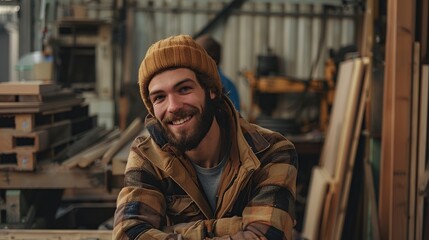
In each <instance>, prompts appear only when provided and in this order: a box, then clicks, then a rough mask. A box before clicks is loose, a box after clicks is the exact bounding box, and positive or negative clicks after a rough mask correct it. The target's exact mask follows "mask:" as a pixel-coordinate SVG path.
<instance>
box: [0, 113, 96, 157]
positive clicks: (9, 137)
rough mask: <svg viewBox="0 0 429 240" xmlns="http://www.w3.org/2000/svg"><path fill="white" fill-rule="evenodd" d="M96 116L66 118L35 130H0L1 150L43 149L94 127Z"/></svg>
mask: <svg viewBox="0 0 429 240" xmlns="http://www.w3.org/2000/svg"><path fill="white" fill-rule="evenodd" d="M95 118H96V117H95V116H92V117H91V116H84V117H81V118H78V119H74V120H64V121H60V122H56V123H53V124H50V125H45V126H44V127H43V128H40V129H39V130H37V131H34V132H23V131H19V130H9V129H6V130H0V140H1V142H2V143H3V144H1V145H0V152H10V151H16V150H20V149H23V150H32V151H41V150H44V149H46V148H48V147H49V146H50V145H52V144H55V143H56V142H60V141H64V140H68V139H70V138H71V137H72V136H75V135H77V134H80V133H82V132H84V131H87V130H89V129H91V128H92V127H94V126H95V125H96V124H95V122H94V121H96V119H95Z"/></svg>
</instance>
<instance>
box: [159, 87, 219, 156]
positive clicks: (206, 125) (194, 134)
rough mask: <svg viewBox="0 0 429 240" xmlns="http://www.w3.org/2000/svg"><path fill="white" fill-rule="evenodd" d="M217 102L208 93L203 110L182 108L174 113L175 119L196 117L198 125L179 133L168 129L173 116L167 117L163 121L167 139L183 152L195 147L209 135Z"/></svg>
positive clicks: (162, 124)
mask: <svg viewBox="0 0 429 240" xmlns="http://www.w3.org/2000/svg"><path fill="white" fill-rule="evenodd" d="M214 105H215V104H214V103H213V101H212V100H211V99H210V97H209V96H208V95H207V94H206V97H205V101H204V106H203V109H202V112H199V110H198V109H197V108H195V107H189V108H188V109H180V110H179V111H177V112H175V113H174V117H172V118H175V119H180V118H185V117H186V116H193V117H195V118H196V120H197V121H196V126H195V127H194V128H193V129H192V130H191V131H186V130H183V131H181V132H179V133H178V134H174V133H172V132H171V131H170V130H169V129H168V123H170V122H171V120H172V119H171V118H168V119H165V120H164V121H162V122H161V126H162V129H163V131H164V133H165V136H166V137H167V141H168V142H169V143H170V144H171V145H172V146H173V147H175V148H177V149H178V150H179V151H181V152H182V153H184V152H186V151H189V150H192V149H195V148H196V147H197V146H198V145H199V144H200V142H201V140H203V138H204V137H205V136H206V135H207V133H208V131H209V129H210V127H211V125H212V123H213V120H214V116H215V106H214Z"/></svg>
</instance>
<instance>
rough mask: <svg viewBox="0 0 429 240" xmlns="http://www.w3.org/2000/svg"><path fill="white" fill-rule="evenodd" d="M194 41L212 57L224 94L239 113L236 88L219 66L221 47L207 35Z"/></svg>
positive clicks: (238, 97) (238, 99) (238, 98)
mask: <svg viewBox="0 0 429 240" xmlns="http://www.w3.org/2000/svg"><path fill="white" fill-rule="evenodd" d="M195 41H196V42H197V43H198V44H200V45H201V46H202V47H203V48H204V49H205V50H206V51H207V53H208V54H209V55H210V57H212V58H213V60H214V61H215V63H216V65H217V66H218V68H217V70H218V73H219V77H220V81H221V82H222V86H223V88H224V89H225V92H226V94H225V95H227V96H228V97H229V99H231V101H232V103H233V104H234V106H235V108H236V109H237V110H238V111H239V112H240V96H239V95H238V91H237V88H236V87H235V85H234V83H233V82H232V81H231V79H229V78H228V77H227V76H226V75H225V74H224V73H223V71H222V69H221V68H220V65H219V64H220V60H221V55H222V54H221V53H222V46H221V45H220V44H219V42H217V41H216V40H215V39H214V38H213V37H211V36H210V35H207V34H205V35H202V36H200V37H198V38H197V39H195Z"/></svg>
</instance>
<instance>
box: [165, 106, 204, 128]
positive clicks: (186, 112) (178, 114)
mask: <svg viewBox="0 0 429 240" xmlns="http://www.w3.org/2000/svg"><path fill="white" fill-rule="evenodd" d="M197 113H198V109H197V108H194V107H190V108H189V109H179V110H177V111H175V112H174V113H171V115H169V116H167V117H165V118H164V119H163V120H162V123H164V124H169V123H171V122H172V121H176V120H179V119H182V118H185V117H187V116H191V115H196V114H197Z"/></svg>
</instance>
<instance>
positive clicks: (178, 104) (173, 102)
mask: <svg viewBox="0 0 429 240" xmlns="http://www.w3.org/2000/svg"><path fill="white" fill-rule="evenodd" d="M182 107H183V103H182V101H180V97H178V96H175V95H174V94H172V95H170V96H169V97H168V109H167V110H168V112H170V113H175V112H177V111H178V110H180V109H181V108H182Z"/></svg>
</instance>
